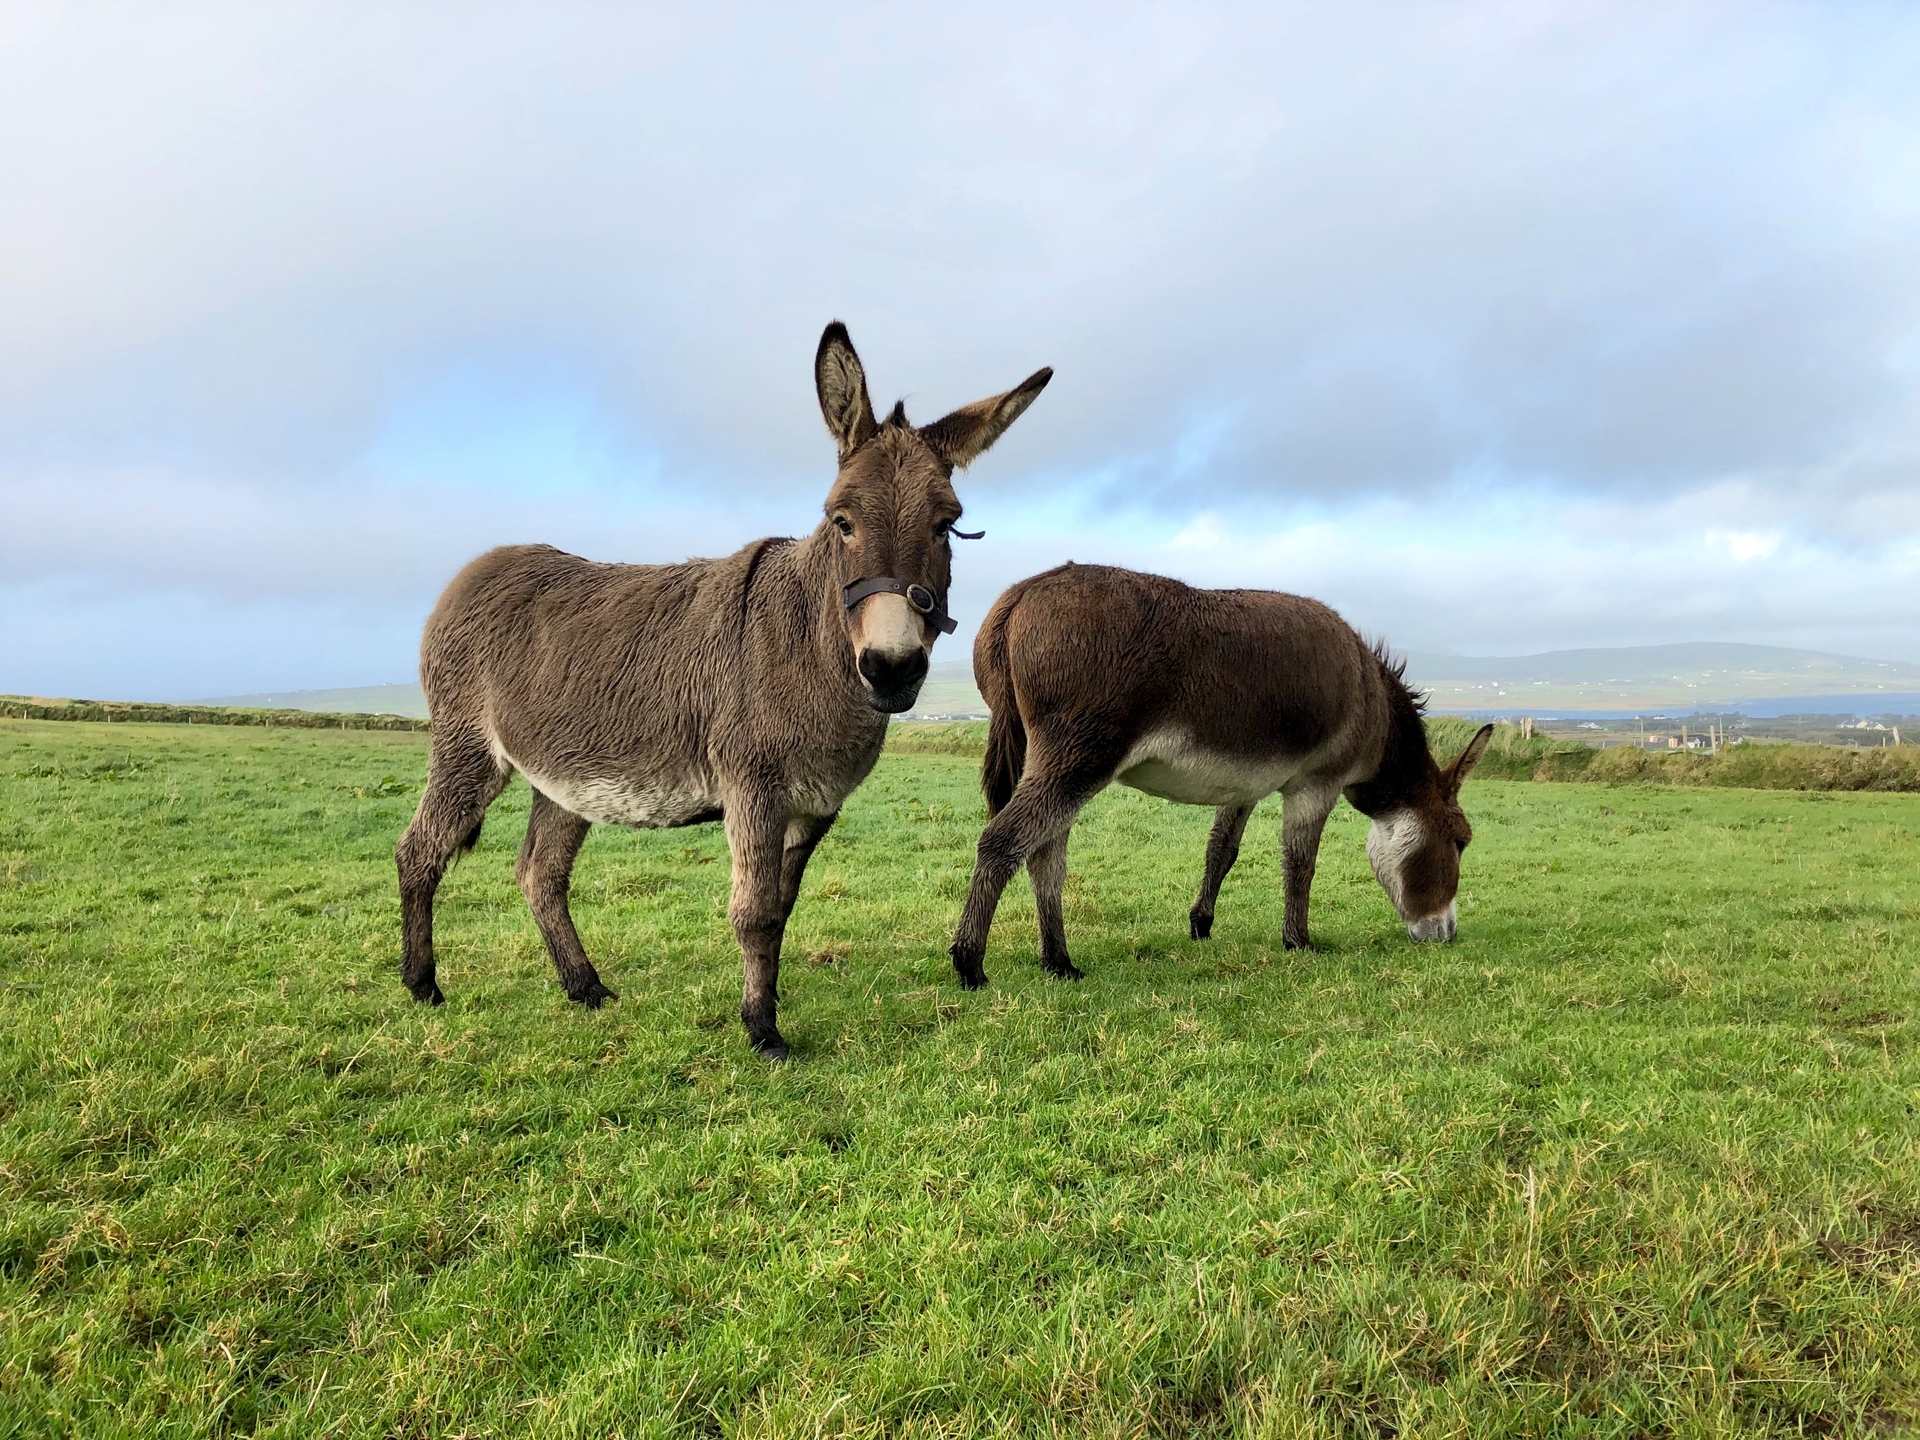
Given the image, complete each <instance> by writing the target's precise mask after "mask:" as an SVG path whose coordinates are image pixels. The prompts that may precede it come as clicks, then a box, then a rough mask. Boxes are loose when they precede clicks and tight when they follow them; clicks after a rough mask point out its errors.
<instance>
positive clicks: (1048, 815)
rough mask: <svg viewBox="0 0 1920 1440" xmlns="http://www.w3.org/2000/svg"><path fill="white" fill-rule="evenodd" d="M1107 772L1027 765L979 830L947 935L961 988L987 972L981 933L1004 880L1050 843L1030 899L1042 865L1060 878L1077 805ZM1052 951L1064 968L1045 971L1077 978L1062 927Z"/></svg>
mask: <svg viewBox="0 0 1920 1440" xmlns="http://www.w3.org/2000/svg"><path fill="white" fill-rule="evenodd" d="M1111 774H1112V770H1111V768H1108V769H1105V770H1096V769H1094V768H1093V767H1091V766H1079V767H1075V768H1073V769H1070V770H1069V769H1065V768H1063V767H1054V766H1048V765H1045V764H1029V765H1028V766H1027V770H1026V773H1025V774H1023V775H1022V776H1021V777H1020V783H1019V784H1018V785H1016V786H1015V787H1014V791H1013V798H1012V799H1010V800H1008V801H1007V804H1006V808H1005V809H1004V810H1002V811H1001V812H1000V813H999V814H998V815H995V816H994V817H993V819H991V820H989V821H988V822H987V828H986V829H985V830H983V831H981V832H980V847H979V850H978V852H977V853H976V855H975V857H974V862H973V884H972V885H971V887H969V889H968V891H967V906H966V909H965V910H963V911H961V913H960V925H959V928H958V929H957V930H955V932H954V936H953V949H952V954H953V968H954V971H955V972H956V973H957V974H958V975H959V977H960V983H961V984H962V985H964V986H965V987H966V988H967V989H969V990H978V989H979V988H980V987H981V986H982V985H985V984H986V983H987V972H986V970H985V968H984V967H983V966H982V964H981V961H982V960H983V959H984V958H985V956H986V953H987V932H988V931H989V930H990V929H991V928H992V927H993V912H994V911H995V910H997V909H998V908H999V907H1000V892H1001V891H1002V890H1004V889H1006V888H1007V882H1008V881H1009V880H1011V879H1012V878H1013V876H1014V872H1015V871H1017V870H1018V869H1019V868H1020V867H1021V866H1022V865H1024V864H1026V863H1027V861H1028V857H1030V856H1033V855H1035V854H1037V852H1039V851H1040V850H1041V849H1042V848H1043V847H1045V846H1047V845H1049V844H1050V843H1052V842H1055V841H1057V842H1058V843H1059V845H1060V854H1059V856H1058V859H1057V861H1050V860H1049V859H1046V858H1043V859H1041V861H1040V872H1039V874H1038V875H1036V876H1035V881H1034V895H1035V898H1036V901H1038V899H1039V897H1040V896H1041V895H1042V894H1043V893H1044V891H1045V890H1046V888H1047V885H1046V884H1045V883H1043V880H1044V877H1046V876H1048V875H1050V874H1052V873H1053V872H1052V871H1051V870H1049V868H1048V867H1049V865H1050V864H1057V867H1058V874H1059V879H1060V880H1061V881H1063V882H1064V880H1065V878H1066V843H1067V832H1068V831H1070V830H1071V829H1072V828H1073V820H1074V817H1075V816H1076V815H1078V814H1079V813H1080V807H1081V806H1083V805H1085V804H1086V803H1087V801H1089V800H1091V799H1092V798H1093V797H1094V795H1096V794H1097V793H1098V792H1099V791H1100V789H1101V788H1102V787H1103V786H1104V785H1105V784H1106V783H1107V780H1108V778H1109V777H1110V776H1111ZM1055 893H1056V894H1057V893H1058V892H1057V890H1056V891H1055ZM1056 913H1057V912H1056ZM1043 923H1044V921H1043ZM1057 954H1058V958H1059V959H1060V960H1062V961H1063V962H1064V963H1065V967H1066V968H1065V969H1054V968H1053V967H1052V966H1051V965H1049V966H1048V968H1049V970H1050V972H1051V973H1053V974H1055V975H1057V976H1059V977H1060V978H1061V979H1076V980H1077V979H1079V978H1080V972H1079V971H1078V970H1075V969H1074V968H1073V964H1072V962H1071V961H1068V960H1066V935H1065V928H1064V925H1063V926H1062V930H1061V936H1060V947H1059V950H1058V952H1057ZM1046 957H1047V952H1046V951H1045V950H1044V949H1043V951H1042V963H1046Z"/></svg>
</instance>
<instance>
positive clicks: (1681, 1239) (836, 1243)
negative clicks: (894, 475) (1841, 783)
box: [0, 721, 1920, 1437]
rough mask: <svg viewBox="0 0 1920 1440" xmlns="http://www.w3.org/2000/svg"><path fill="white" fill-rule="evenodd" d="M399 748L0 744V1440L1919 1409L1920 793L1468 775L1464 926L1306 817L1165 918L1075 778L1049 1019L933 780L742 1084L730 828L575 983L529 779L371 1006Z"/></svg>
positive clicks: (1050, 1427)
mask: <svg viewBox="0 0 1920 1440" xmlns="http://www.w3.org/2000/svg"><path fill="white" fill-rule="evenodd" d="M424 759H425V745H424V737H422V736H419V735H415V734H405V733H395V734H386V733H377V732H376V733H367V732H339V731H287V730H280V729H273V730H266V729H227V728H216V727H204V728H203V727H198V726H195V727H161V726H121V725H117V724H116V725H113V726H110V727H109V726H105V725H97V726H96V725H87V724H72V723H68V724H51V723H37V722H30V721H27V722H4V723H0V1434H26V1435H39V1434H61V1435H142V1436H145V1435H243V1434H273V1435H284V1436H302V1437H304V1436H323V1435H369V1436H372V1435H420V1436H443V1435H454V1434H468V1435H495V1434H498V1435H537V1436H566V1435H582V1436H586V1435H593V1436H600V1435H628V1436H639V1435H712V1434H724V1435H736V1434H741V1435H767V1436H796V1435H797V1436H810V1435H840V1434H846V1435H882V1434H885V1435H902V1436H906V1435H911V1436H933V1435H952V1436H960V1435H969V1436H970V1435H1002V1434H1005V1435H1018V1434H1055V1435H1061V1436H1069V1435H1071V1436H1080V1435H1098V1436H1106V1435H1112V1436H1120V1435H1129V1436H1131V1435H1168V1436H1174V1435H1179V1436H1185V1435H1216V1434H1217V1435H1262V1436H1306V1435H1352V1436H1388V1435H1399V1436H1412V1435H1418V1436H1446V1435H1457V1436H1474V1437H1482V1436H1497V1435H1556V1436H1557V1435H1581V1436H1585V1435H1594V1436H1621V1437H1629V1436H1644V1435H1681V1436H1709V1435H1873V1434H1891V1433H1896V1432H1898V1431H1900V1430H1901V1429H1902V1427H1904V1426H1906V1425H1908V1424H1909V1423H1911V1422H1912V1421H1913V1420H1914V1419H1915V1417H1916V1416H1920V1128H1917V1127H1916V1119H1915V1115H1914V1107H1915V1103H1916V1100H1917V1099H1920V1059H1917V1058H1916V1054H1915V1049H1914V1038H1915V1034H1916V1026H1915V1023H1914V1021H1913V1019H1911V1018H1910V1017H1912V1016H1914V1015H1915V1014H1916V1009H1915V1007H1916V1005H1917V1004H1920V995H1917V994H1916V988H1917V986H1920V980H1917V979H1916V974H1917V969H1916V960H1920V944H1917V943H1916V942H1917V939H1920V929H1917V928H1916V916H1917V914H1920V879H1917V878H1916V875H1915V868H1914V864H1913V860H1914V855H1915V840H1916V837H1920V798H1916V797H1913V796H1907V795H1885V794H1849V795H1830V794H1818V793H1815V794H1797V793H1791V792H1741V791H1734V790H1725V789H1717V790H1716V789H1694V788H1683V787H1678V786H1620V787H1610V786H1606V785H1596V784H1580V785H1558V784H1540V783H1530V784H1513V783H1506V782H1496V781H1479V780H1477V781H1475V782H1474V783H1473V784H1471V785H1470V786H1469V787H1468V790H1467V795H1466V805H1467V808H1468V811H1469V813H1470V815H1471V817H1472V819H1473V822H1474V825H1475V829H1476V833H1477V835H1478V839H1477V840H1476V842H1475V845H1474V847H1473V849H1472V850H1471V851H1470V852H1469V854H1468V858H1467V863H1466V871H1467V880H1466V884H1465V887H1464V892H1463V895H1462V900H1461V938H1460V940H1459V942H1458V943H1456V944H1454V945H1452V946H1449V947H1444V948H1443V947H1424V948H1416V947H1414V946H1412V945H1411V944H1409V943H1408V942H1407V940H1406V939H1405V936H1404V934H1403V932H1402V931H1401V929H1400V927H1399V926H1398V925H1397V924H1396V923H1394V921H1393V917H1392V915H1391V913H1390V911H1389V909H1388V907H1387V904H1386V901H1385V900H1384V898H1383V897H1382V896H1381V895H1380V893H1379V891H1378V888H1377V886H1375V884H1374V882H1373V880H1372V878H1371V876H1370V875H1369V874H1368V872H1367V869H1366V862H1365V859H1364V856H1363V854H1362V846H1361V840H1362V833H1363V831H1362V822H1361V821H1360V820H1359V819H1358V817H1356V816H1354V815H1353V814H1352V813H1351V812H1350V811H1347V810H1346V809H1344V807H1343V809H1342V810H1341V811H1340V812H1338V814H1337V816H1336V818H1335V820H1334V821H1333V822H1332V824H1331V825H1330V826H1329V830H1328V835H1327V842H1326V847H1325V850H1324V852H1323V856H1322V861H1321V869H1320V879H1319V883H1318V886H1317V889H1316V893H1315V911H1314V917H1313V920H1314V927H1315V934H1316V940H1317V946H1318V948H1316V949H1315V950H1314V951H1312V952H1310V953H1304V954H1301V953H1287V952H1285V951H1283V950H1282V949H1281V947H1280V919H1281V916H1280V905H1279V898H1278V893H1277V889H1278V887H1277V885H1276V883H1275V878H1274V870H1275V854H1274V851H1275V846H1274V833H1273V832H1274V817H1273V814H1272V813H1271V807H1267V808H1263V811H1262V813H1261V815H1260V816H1258V817H1256V820H1255V822H1254V826H1253V828H1252V829H1251V830H1250V831H1249V839H1248V843H1247V846H1246V850H1245V853H1244V855H1243V858H1242V861H1241V864H1240V867H1239V869H1238V870H1237V871H1236V872H1235V873H1234V875H1233V877H1232V878H1231V879H1230V880H1229V882H1228V884H1227V887H1226V891H1225V893H1224V894H1223V896H1222V898H1221V902H1220V912H1219V921H1218V924H1217V927H1216V930H1215V935H1216V938H1215V939H1214V940H1213V941H1212V942H1210V943H1206V944H1196V943H1193V942H1190V941H1189V940H1187V938H1186V934H1185V915H1186V908H1187V906H1188V904H1189V903H1190V902H1191V899H1192V892H1193V888H1194V886H1195V884H1196V883H1197V881H1198V877H1199V871H1200V862H1201V850H1202V846H1203V843H1204V837H1205V831H1206V827H1207V824H1208V821H1209V815H1208V813H1207V812H1206V811H1203V810H1196V809H1188V808H1182V807H1175V806H1168V805H1164V804H1162V803H1160V802H1158V801H1154V800H1151V799H1148V798H1146V797H1143V796H1138V795H1135V794H1133V793H1131V792H1126V791H1113V792H1109V793H1108V794H1107V795H1105V796H1103V797H1102V798H1101V799H1100V800H1098V801H1097V802H1096V803H1095V804H1094V805H1093V806H1092V807H1090V809H1089V811H1088V813H1087V815H1086V817H1085V819H1084V820H1083V822H1082V824H1081V826H1080V828H1079V830H1078V831H1077V832H1076V835H1075V838H1074V841H1073V846H1072V850H1071V858H1070V865H1071V874H1072V878H1071V879H1070V881H1069V887H1068V892H1067V895H1068V902H1067V903H1068V924H1069V930H1070V938H1071V939H1072V941H1073V945H1074V956H1075V959H1076V960H1077V961H1078V962H1079V963H1080V964H1081V965H1082V966H1083V967H1084V968H1086V969H1087V970H1088V971H1089V978H1088V979H1087V980H1086V981H1085V982H1084V983H1083V984H1080V985H1077V986H1069V985H1061V984H1054V983H1048V982H1046V981H1044V980H1043V979H1042V978H1040V976H1039V975H1038V973H1037V967H1036V964H1035V959H1034V951H1035V942H1034V936H1033V915H1032V904H1031V901H1030V899H1029V898H1028V897H1027V895H1026V893H1025V890H1024V887H1023V886H1021V885H1019V884H1016V885H1015V886H1014V887H1012V888H1011V889H1010V890H1009V892H1008V899H1007V902H1006V903H1005V904H1004V905H1003V907H1002V911H1001V920H1000V923H999V925H998V926H997V927H996V929H995V933H994V944H993V946H992V948H991V950H990V951H989V954H988V957H987V964H988V970H989V973H990V974H991V975H992V977H993V984H992V987H991V988H990V989H988V990H986V991H983V992H981V993H979V994H975V995H969V994H965V993H963V992H961V991H960V990H959V989H958V988H957V986H956V985H955V983H954V981H953V979H952V975H951V971H950V965H949V962H948V960H947V957H946V954H945V946H946V942H947V939H948V935H949V931H950V929H951V926H952V924H953V921H954V919H955V917H956V914H957V911H958V908H959V899H960V896H961V895H962V893H963V891H964V887H965V884H966V880H967V876H968V873H969V869H970V866H971V861H972V844H973V841H974V839H975V837H976V835H977V833H978V827H979V825H980V823H981V819H982V810H981V806H980V802H979V799H978V794H977V788H976V777H975V773H974V766H973V764H972V763H971V762H969V761H966V760H964V759H958V758H949V757H943V756H937V755H936V756H908V755H893V756H889V757H887V758H886V759H884V760H883V761H882V763H881V766H880V768H879V769H878V771H877V772H876V774H875V776H874V779H873V780H872V781H871V782H870V783H869V784H868V785H867V786H866V787H865V788H864V789H862V790H861V791H860V792H858V793H857V794H856V795H855V796H854V797H853V800H852V802H851V803H850V804H849V806H848V808H847V811H846V814H845V816H844V817H843V819H842V821H841V823H840V825H839V826H838V827H837V828H836V829H835V830H834V832H833V833H832V834H831V835H830V836H829V837H828V839H827V841H826V842H825V843H824V844H823V845H822V847H821V849H820V852H819V854H818V855H817V857H816V858H815V860H814V863H813V867H812V870H811V871H810V873H809V876H808V880H807V884H806V887H805V890H804V892H803V897H802V900H801V903H800V905H799V908H798V910H797V911H796V913H795V916H794V921H793V925H792V928H791V931H790V933H789V937H788V944H787V952H786V973H785V982H784V985H783V993H784V996H785V1005H784V1008H783V1010H782V1014H781V1021H782V1026H783V1028H784V1030H785V1031H786V1034H787V1035H788V1037H789V1039H791V1040H792V1041H793V1042H794V1044H795V1061H794V1063H792V1064H789V1065H787V1066H785V1067H778V1068H776V1067H769V1066H767V1065H765V1064H763V1063H761V1062H759V1061H758V1060H756V1059H754V1058H753V1057H752V1056H751V1055H750V1053H749V1052H748V1049H747V1046H746V1043H745V1041H744V1039H743V1037H742V1034H741V1032H740V1028H739V1023H738V1020H737V1015H736V1011H737V1006H738V1000H739V974H738V961H737V957H736V953H735V951H734V947H733V943H732V940H731V938H730V937H729V936H728V934H727V931H726V924H725V916H724V908H725V889H726V870H727V864H726V855H725V844H724V841H723V839H722V837H721V835H720V833H719V831H718V830H717V828H715V827H702V828H699V829H693V830H686V831H678V832H666V833H658V834H637V833H626V832H617V831H607V830H596V831H595V833H594V836H593V838H592V839H591V840H590V841H589V842H588V845H587V849H586V851H585V854H584V855H583V857H582V860H581V864H580V867H579V870H578V872H577V887H576V895H577V905H576V914H577V916H578V918H579V922H580V927H581V930H582V932H583V934H584V936H585V938H586V941H587V944H588V946H589V948H590V949H591V950H592V952H593V954H594V956H595V958H596V960H597V961H599V963H600V968H601V972H602V974H603V975H605V976H606V978H607V980H608V982H609V983H610V984H612V985H613V986H614V988H616V989H617V990H619V991H620V992H621V996H622V998H621V1000H620V1002H619V1003H618V1004H617V1005H613V1006H610V1007H608V1009H606V1010H605V1011H603V1012H600V1013H597V1014H589V1013H586V1012H583V1011H580V1010H578V1009H576V1008H572V1007H569V1006H568V1005H567V1004H566V1003H565V1002H564V1000H563V998H562V997H561V994H560V991H559V989H558V987H557V985H556V983H555V980H554V977H553V972H552V968H551V966H550V965H549V963H548V961H547V959H546V956H545V953H544V951H543V950H542V948H541V946H540V943H539V940H538V938H537V936H536V934H535V932H534V929H533V926H532V923H531V921H530V920H529V918H528V917H527V915H526V913H525V910H524V907H523V905H522V903H521V901H520V898H519V895H518V892H517V891H516V890H515V888H514V886H513V881H512V876H511V866H512V855H513V851H514V848H515V846H516V845H517V843H518V840H519V829H520V825H519V821H520V820H521V818H522V817H523V816H524V812H525V809H526V791H525V789H524V787H522V786H519V785H516V787H515V788H514V789H513V790H511V791H509V792H508V794H507V796H506V797H505V798H504V799H503V800H502V802H501V803H500V804H499V805H498V806H497V807H496V808H495V810H494V812H493V815H492V816H491V818H490V819H489V822H488V828H487V832H486V836H485V838H484V839H483V840H482V842H481V845H480V847H479V849H478V851H477V852H476V853H475V854H474V855H473V856H472V857H471V858H470V859H469V860H467V861H466V862H465V863H464V864H463V865H462V866H461V867H460V868H459V869H458V870H456V871H455V872H454V874H453V876H452V877H451V878H450V880H449V881H448V883H447V885H446V886H445V888H444V889H443V891H442V902H441V909H440V916H441V920H440V925H441V935H442V949H441V979H442V983H443V984H444V986H445V987H446V990H447V993H448V996H449V1003H448V1004H447V1005H446V1006H445V1007H444V1009H439V1010H428V1009H423V1008H421V1007H418V1006H415V1005H413V1004H411V1003H410V1002H408V1001H407V1000H406V998H405V996H404V994H403V992H402V991H401V989H400V986H399V983H398V980H397V978H396V975H395V960H396V942H395V932H396V922H395V908H396V906H395V901H394V894H393V884H392V874H391V861H390V854H391V848H392V844H393V841H394V838H395V837H396V836H397V834H398V832H399V831H400V829H401V828H402V826H403V825H404V824H405V822H406V819H407V817H408V815H409V813H410V811H411V808H412V805H413V802H414V799H415V798H416V795H417V790H416V789H415V787H416V786H417V785H418V783H419V780H420V778H421V774H422V770H423V765H424Z"/></svg>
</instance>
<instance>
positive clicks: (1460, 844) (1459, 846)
mask: <svg viewBox="0 0 1920 1440" xmlns="http://www.w3.org/2000/svg"><path fill="white" fill-rule="evenodd" d="M1453 848H1454V851H1455V853H1456V854H1460V855H1464V854H1466V853H1467V842H1466V841H1464V840H1456V841H1454V842H1453Z"/></svg>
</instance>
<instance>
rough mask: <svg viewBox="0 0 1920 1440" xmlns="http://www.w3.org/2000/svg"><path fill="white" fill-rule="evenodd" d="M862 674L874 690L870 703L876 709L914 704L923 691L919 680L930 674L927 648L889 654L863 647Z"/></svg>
mask: <svg viewBox="0 0 1920 1440" xmlns="http://www.w3.org/2000/svg"><path fill="white" fill-rule="evenodd" d="M860 675H861V678H862V679H864V680H865V681H866V682H867V686H868V688H869V689H871V690H872V691H873V698H872V702H871V703H872V704H873V706H874V708H875V709H878V710H887V711H900V710H904V709H906V708H907V707H908V706H909V705H911V704H913V702H914V700H915V699H916V698H917V697H918V695H919V694H920V682H921V681H922V680H924V679H926V678H927V652H926V651H924V650H909V651H908V652H907V653H906V654H904V655H886V654H882V653H881V652H880V651H878V650H862V651H861V652H860Z"/></svg>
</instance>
